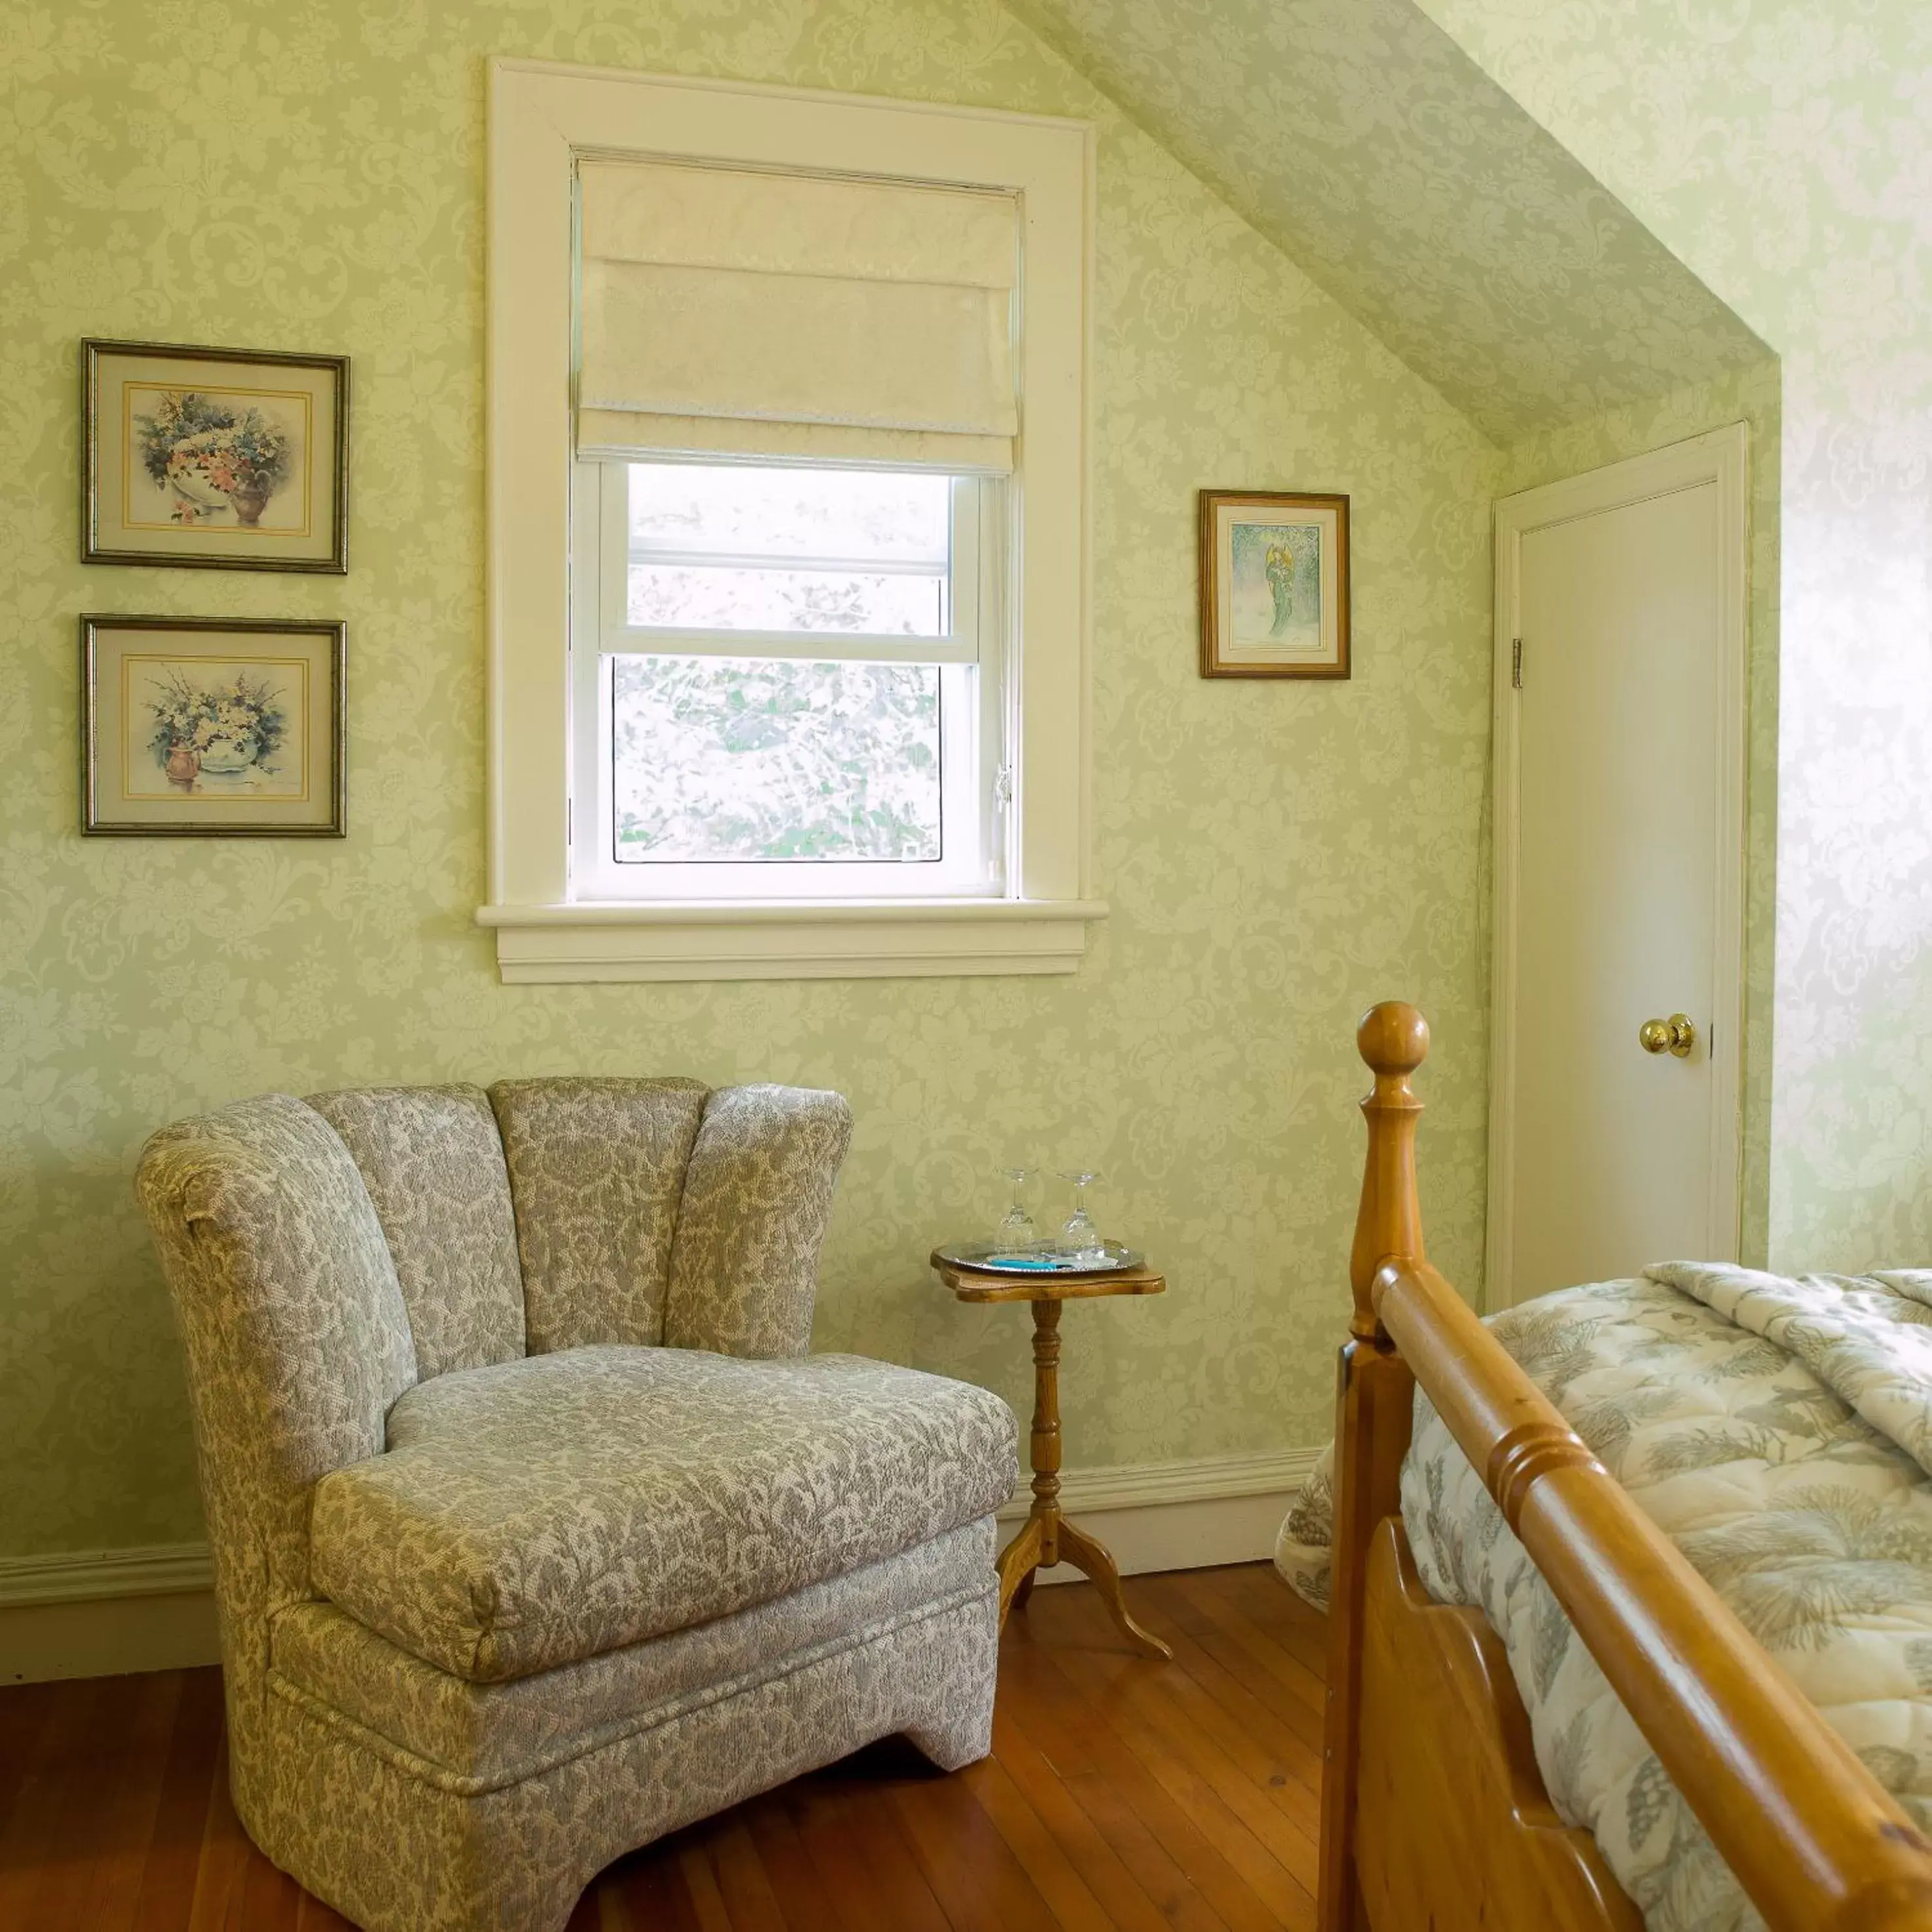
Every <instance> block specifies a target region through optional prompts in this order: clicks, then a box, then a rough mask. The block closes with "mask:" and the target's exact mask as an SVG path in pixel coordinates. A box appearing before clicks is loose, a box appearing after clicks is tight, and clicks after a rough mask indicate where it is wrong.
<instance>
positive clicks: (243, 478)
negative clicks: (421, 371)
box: [81, 342, 349, 576]
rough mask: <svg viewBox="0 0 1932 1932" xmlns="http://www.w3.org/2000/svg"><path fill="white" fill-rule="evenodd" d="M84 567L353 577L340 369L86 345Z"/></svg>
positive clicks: (319, 362) (307, 360)
mask: <svg viewBox="0 0 1932 1932" xmlns="http://www.w3.org/2000/svg"><path fill="white" fill-rule="evenodd" d="M81 392H82V393H81V416H82V458H81V560H82V561H83V562H86V563H145V564H165V565H173V564H182V565H195V566H201V567H205V568H216V569H228V570H302V571H327V572H329V573H330V574H334V575H337V576H340V575H341V574H342V573H343V572H344V571H346V570H347V568H348V563H349V554H348V534H349V362H348V359H347V357H346V356H281V355H272V354H269V353H266V352H262V353H257V352H256V351H254V350H239V349H197V348H190V347H179V346H175V345H170V344H163V343H142V342H83V344H81Z"/></svg>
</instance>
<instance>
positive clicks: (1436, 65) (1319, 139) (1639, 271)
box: [1008, 0, 1770, 445]
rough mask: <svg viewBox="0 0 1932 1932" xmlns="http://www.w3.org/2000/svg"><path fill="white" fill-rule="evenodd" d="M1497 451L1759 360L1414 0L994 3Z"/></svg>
mask: <svg viewBox="0 0 1932 1932" xmlns="http://www.w3.org/2000/svg"><path fill="white" fill-rule="evenodd" d="M1008 4H1009V5H1010V6H1011V7H1012V9H1013V11H1014V12H1015V13H1017V14H1018V15H1019V17H1020V18H1021V19H1022V20H1025V21H1026V22H1027V23H1028V24H1029V25H1030V26H1032V27H1033V28H1034V30H1035V31H1037V32H1038V33H1040V34H1041V35H1043V37H1045V38H1046V40H1048V41H1049V43H1052V45H1053V46H1055V47H1057V48H1058V49H1059V51H1060V52H1061V53H1063V54H1064V55H1066V56H1067V58H1068V59H1070V61H1072V62H1073V64H1074V65H1076V66H1077V67H1078V68H1080V69H1081V70H1082V71H1083V72H1084V73H1085V74H1087V76H1088V77H1089V79H1091V80H1092V81H1093V82H1094V84H1095V85H1096V86H1098V87H1100V89H1103V91H1104V92H1106V93H1107V94H1109V95H1111V96H1112V98H1114V100H1115V101H1117V102H1118V104H1119V105H1120V106H1121V107H1122V108H1123V109H1124V110H1125V111H1126V112H1127V113H1128V114H1129V115H1131V116H1132V117H1133V118H1134V119H1136V121H1139V122H1140V124H1142V126H1143V127H1146V128H1147V129H1148V131H1149V132H1150V133H1152V134H1154V136H1155V137H1156V138H1157V139H1159V140H1160V142H1162V143H1163V145H1165V146H1166V147H1167V148H1169V149H1170V150H1171V151H1172V152H1173V153H1174V154H1175V155H1176V156H1177V157H1178V158H1179V159H1180V160H1181V161H1182V162H1183V163H1185V164H1186V165H1187V166H1188V167H1190V168H1191V169H1193V171H1194V172H1195V173H1196V174H1197V175H1199V176H1200V177H1201V178H1202V179H1203V180H1205V181H1208V183H1209V184H1211V186H1213V187H1214V188H1215V189H1216V190H1217V192H1218V193H1220V194H1221V195H1222V196H1223V197H1224V198H1225V199H1226V200H1227V202H1229V205H1231V206H1232V207H1233V208H1235V209H1237V210H1238V211H1239V212H1240V213H1241V214H1243V215H1244V216H1245V217H1247V220H1250V222H1252V223H1253V225H1254V226H1256V228H1257V229H1259V230H1260V231H1261V232H1262V233H1263V234H1265V235H1266V236H1268V237H1269V238H1270V239H1271V240H1272V241H1274V242H1275V243H1276V244H1277V245H1278V246H1280V248H1283V249H1284V250H1285V251H1286V252H1287V253H1288V254H1290V255H1291V256H1292V257H1293V258H1294V259H1295V260H1296V261H1297V262H1298V263H1299V264H1300V265H1301V267H1302V268H1303V269H1305V270H1306V271H1307V272H1308V273H1309V274H1310V275H1313V277H1314V278H1316V280H1317V281H1319V282H1320V283H1321V284H1322V285H1323V286H1324V287H1325V288H1326V289H1327V290H1328V292H1329V293H1330V294H1331V295H1332V296H1334V297H1335V298H1336V299H1337V301H1339V302H1341V303H1342V304H1343V306H1344V307H1345V308H1348V309H1349V310H1350V311H1352V312H1353V313H1354V314H1355V315H1356V316H1357V317H1358V318H1359V319H1360V320H1361V321H1362V322H1363V323H1365V324H1366V325H1367V326H1368V327H1370V329H1373V331H1374V332H1376V334H1377V335H1379V336H1380V337H1381V338H1382V340H1383V341H1385V342H1386V343H1387V344H1388V346H1389V347H1390V348H1391V349H1392V350H1394V352H1395V353H1397V355H1398V356H1400V357H1401V358H1402V359H1403V361H1404V362H1406V363H1407V364H1408V365H1409V367H1410V368H1412V369H1414V370H1415V371H1417V372H1418V374H1421V375H1422V376H1423V377H1426V378H1427V380H1429V381H1430V382H1431V383H1433V384H1434V385H1435V386H1436V388H1437V389H1439V390H1440V391H1441V392H1442V394H1443V395H1445V397H1447V398H1448V399H1449V400H1450V401H1451V402H1452V403H1454V404H1456V406H1457V407H1458V408H1460V409H1461V410H1463V413H1465V414H1466V415H1467V416H1469V417H1470V418H1472V419H1473V420H1474V421H1475V422H1476V423H1477V424H1478V425H1480V426H1481V428H1483V430H1484V431H1485V432H1486V433H1487V434H1488V435H1489V436H1490V437H1492V438H1493V439H1494V440H1496V441H1497V442H1499V443H1503V444H1505V445H1507V444H1508V443H1514V442H1515V441H1517V440H1518V439H1520V437H1523V436H1525V435H1526V434H1531V433H1533V432H1534V431H1538V430H1541V429H1547V428H1554V427H1556V426H1558V425H1562V424H1565V423H1569V422H1578V421H1580V420H1582V419H1584V418H1586V417H1588V416H1595V415H1599V414H1601V413H1603V412H1604V411H1605V410H1609V409H1612V408H1614V407H1616V406H1617V405H1619V404H1623V403H1628V402H1634V401H1640V400H1643V399H1645V398H1650V397H1653V396H1657V395H1662V394H1663V393H1664V392H1666V391H1667V390H1669V389H1674V388H1676V387H1677V386H1679V385H1680V384H1682V383H1691V382H1698V381H1703V380H1706V379H1707V378H1709V377H1712V376H1713V375H1715V374H1718V372H1719V371H1721V370H1724V369H1725V368H1730V367H1734V366H1736V365H1738V364H1739V363H1744V362H1755V361H1757V360H1759V359H1761V358H1763V356H1766V355H1768V354H1769V353H1770V352H1769V350H1767V349H1766V347H1765V346H1764V345H1763V344H1762V343H1761V342H1760V341H1759V340H1758V339H1757V337H1756V336H1755V335H1753V334H1752V333H1751V331H1750V330H1749V329H1747V328H1746V327H1745V325H1744V324H1743V323H1742V322H1740V321H1739V320H1738V319H1737V317H1736V316H1734V315H1733V314H1732V313H1731V311H1730V310H1729V309H1728V308H1725V306H1724V305H1723V304H1722V303H1721V302H1719V301H1718V299H1717V298H1716V297H1715V296H1713V295H1712V293H1710V291H1709V290H1708V289H1706V287H1705V286H1704V285H1703V283H1702V282H1700V281H1698V280H1697V278H1696V277H1695V276H1694V275H1692V274H1691V272H1690V271H1689V270H1688V269H1686V268H1685V266H1683V264H1682V263H1680V262H1679V260H1677V259H1676V257H1675V256H1673V255H1672V254H1670V252H1669V251H1667V249H1666V248H1664V246H1663V245H1662V244H1661V242H1658V241H1657V240H1656V239H1655V238H1654V237H1653V236H1652V235H1651V234H1650V233H1649V230H1648V229H1646V228H1645V227H1644V226H1643V225H1642V223H1640V222H1639V221H1637V219H1636V218H1635V217H1634V216H1633V215H1632V214H1631V213H1630V211H1628V209H1627V208H1625V207H1624V206H1623V205H1622V202H1619V201H1618V200H1617V199H1616V198H1615V197H1614V196H1612V195H1611V194H1610V193H1607V191H1606V190H1604V188H1603V187H1601V186H1600V185H1599V184H1598V182H1597V181H1596V180H1595V178H1593V177H1592V175H1589V173H1588V172H1586V171H1585V169H1583V166H1581V164H1580V163H1578V162H1577V160H1574V159H1573V158H1572V157H1571V155H1570V154H1569V153H1568V151H1567V150H1566V149H1565V148H1562V146H1561V145H1559V144H1558V143H1557V142H1556V141H1555V140H1554V139H1552V138H1551V137H1550V136H1549V135H1548V134H1547V133H1544V130H1542V128H1541V127H1539V126H1538V124H1536V123H1535V121H1532V119H1531V118H1530V117H1529V115H1527V114H1526V113H1524V112H1523V110H1522V109H1521V108H1520V107H1517V104H1516V103H1515V102H1514V101H1512V100H1511V98H1510V97H1509V96H1508V95H1507V94H1505V93H1504V92H1502V89H1500V88H1499V87H1498V86H1496V83H1494V82H1493V81H1492V80H1490V79H1489V78H1488V77H1487V75H1485V74H1484V73H1483V72H1482V71H1481V69H1480V68H1477V67H1476V66H1475V65H1474V63H1473V62H1471V61H1470V60H1469V58H1468V57H1467V56H1466V55H1464V54H1463V52H1462V50H1461V49H1460V48H1459V47H1457V45H1456V44H1455V43H1454V41H1453V40H1451V39H1450V38H1449V37H1448V35H1447V34H1445V33H1443V32H1442V30H1441V29H1440V28H1438V27H1437V26H1435V25H1434V23H1433V22H1431V21H1430V20H1429V19H1428V18H1427V17H1426V16H1424V14H1423V13H1421V12H1420V11H1419V10H1418V9H1417V8H1416V7H1415V6H1414V5H1411V4H1410V0H1008Z"/></svg>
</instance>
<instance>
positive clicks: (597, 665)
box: [571, 462, 1004, 900]
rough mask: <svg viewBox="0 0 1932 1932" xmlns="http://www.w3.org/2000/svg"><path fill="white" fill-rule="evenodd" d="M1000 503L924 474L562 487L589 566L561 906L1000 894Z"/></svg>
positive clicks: (586, 481) (686, 477)
mask: <svg viewBox="0 0 1932 1932" xmlns="http://www.w3.org/2000/svg"><path fill="white" fill-rule="evenodd" d="M1003 496H1004V489H1003V486H1002V485H1001V484H999V483H998V482H996V481H992V480H990V479H984V478H977V477H955V476H948V475H944V474H934V473H929V472H902V471H893V470H877V469H832V468H828V467H825V466H786V467H780V466H763V465H754V464H751V463H665V462H631V463H618V462H608V463H599V464H595V465H588V464H586V465H580V466H579V477H578V484H577V496H576V502H575V508H574V529H575V532H576V533H577V538H578V541H580V543H583V542H585V541H588V539H589V537H590V536H591V535H592V534H593V533H594V538H595V563H594V567H593V568H589V569H586V570H585V571H582V572H580V586H581V588H580V595H579V598H578V610H579V613H580V622H579V625H578V643H577V649H576V651H575V652H574V706H575V730H574V760H573V772H572V777H573V784H572V801H573V802H572V821H571V822H572V830H573V838H572V847H571V883H572V885H573V886H574V887H576V886H582V887H583V888H585V889H586V891H587V893H588V895H589V896H590V897H592V898H597V899H609V900H622V899H625V898H632V897H635V898H639V899H652V898H658V899H664V898H668V899H686V898H696V899H703V898H716V897H722V898H734V897H751V896H756V895H760V894H769V895H772V897H774V898H787V897H790V898H814V897H817V898H823V897H832V896H839V897H847V898H865V897H873V896H879V897H886V896H892V895H928V896H938V895H947V896H951V895H974V894H980V893H990V892H994V891H996V890H997V889H998V886H999V883H1000V879H1001V871H1002V869H1003V868H1002V867H1001V863H1000V859H1001V836H1002V832H1003V829H1004V813H1003V811H1002V810H1001V801H1000V799H999V796H998V793H999V790H1000V784H999V773H1000V771H1001V766H1002V750H1003V742H1004V734H1003V724H1002V719H1001V712H1000V706H999V696H1000V691H1001V649H1000V645H1001V626H1000V624H999V622H998V610H999V596H998V590H999V586H998V571H997V567H996V560H997V559H998V556H999V554H1000V552H1001V548H1002V546H1001V542H1000V535H1001V508H1002V501H1001V499H1002V498H1003ZM586 616H587V617H588V619H589V621H588V622H584V621H583V618H584V617H586ZM586 633H587V634H586Z"/></svg>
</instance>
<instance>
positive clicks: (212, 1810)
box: [187, 1740, 267, 1932]
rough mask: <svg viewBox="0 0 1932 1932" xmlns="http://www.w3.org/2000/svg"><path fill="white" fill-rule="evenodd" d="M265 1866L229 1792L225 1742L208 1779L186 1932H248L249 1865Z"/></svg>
mask: <svg viewBox="0 0 1932 1932" xmlns="http://www.w3.org/2000/svg"><path fill="white" fill-rule="evenodd" d="M253 1862H260V1863H264V1864H266V1862H267V1861H266V1859H263V1857H262V1855H261V1853H260V1852H258V1851H257V1850H256V1849H255V1848H254V1846H253V1845H251V1843H249V1842H248V1835H247V1834H246V1833H245V1832H243V1830H242V1821H241V1820H240V1819H239V1818H238V1817H236V1815H235V1806H234V1804H233V1801H232V1800H231V1799H229V1796H228V1747H227V1744H226V1741H225V1740H224V1741H223V1743H222V1745H221V1746H220V1748H219V1750H218V1751H217V1752H216V1754H215V1759H214V1774H213V1775H212V1776H211V1778H210V1779H209V1780H208V1809H207V1811H206V1813H205V1815H204V1817H203V1818H202V1828H201V1855H200V1858H199V1860H198V1861H197V1862H196V1866H195V1873H194V1895H193V1899H192V1900H191V1901H190V1904H189V1907H188V1915H187V1928H188V1932H245V1921H244V1920H243V1919H242V1917H241V1915H240V1903H241V1899H242V1891H243V1889H244V1888H245V1886H246V1885H247V1883H248V1867H249V1865H250V1864H251V1863H253Z"/></svg>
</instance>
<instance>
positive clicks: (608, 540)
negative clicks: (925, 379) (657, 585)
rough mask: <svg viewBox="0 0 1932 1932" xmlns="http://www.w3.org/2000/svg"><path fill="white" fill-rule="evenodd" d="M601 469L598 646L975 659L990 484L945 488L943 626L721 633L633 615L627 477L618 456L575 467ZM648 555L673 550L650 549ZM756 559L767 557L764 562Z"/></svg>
mask: <svg viewBox="0 0 1932 1932" xmlns="http://www.w3.org/2000/svg"><path fill="white" fill-rule="evenodd" d="M578 468H579V469H586V468H587V469H594V470H595V472H597V475H598V509H597V518H598V539H597V553H598V586H597V597H598V624H597V631H598V649H600V650H604V651H614V652H621V653H623V654H625V655H629V654H631V653H639V654H646V653H649V652H664V653H667V654H668V655H672V656H674V657H721V658H808V659H809V660H811V661H812V662H814V663H830V662H834V661H839V660H842V659H862V660H865V661H870V662H874V663H877V662H880V661H889V662H892V663H895V664H978V663H980V661H981V630H982V625H981V622H980V613H981V608H982V606H983V603H984V601H985V586H984V585H983V577H984V576H985V574H986V551H987V546H986V544H985V543H984V541H983V527H984V526H985V525H986V523H988V522H989V520H990V513H989V505H988V499H989V496H990V495H991V493H992V487H994V486H991V485H988V484H983V483H980V481H977V479H974V478H956V480H955V481H954V483H953V541H952V568H951V572H950V595H949V597H948V607H947V634H945V635H943V636H940V637H904V636H901V635H899V634H896V633H885V634H868V633H867V632H865V631H750V630H747V631H726V630H709V629H704V630H698V629H686V628H681V627H677V626H673V625H645V624H633V623H632V622H631V621H630V565H631V523H630V498H629V486H628V478H627V477H626V475H625V468H626V466H625V464H624V463H621V462H604V463H595V464H581V463H580V464H579V465H578ZM649 554H650V556H651V558H652V560H653V561H657V560H661V559H663V558H667V557H668V556H670V555H671V554H673V553H670V552H664V553H658V552H655V551H652V552H651V553H649ZM684 554H688V556H690V558H691V560H692V561H693V562H697V563H699V564H701V565H717V564H719V563H721V562H730V561H731V560H732V559H730V557H728V556H725V555H724V553H719V554H718V555H717V556H712V555H710V554H709V553H704V554H700V553H698V552H697V551H691V552H688V553H684ZM758 561H759V562H760V563H761V564H763V563H764V562H765V559H758ZM842 561H847V559H838V558H831V559H821V558H817V557H809V556H799V557H792V556H785V557H782V558H781V557H773V558H772V559H769V566H768V567H769V568H773V569H784V568H791V569H794V570H811V569H820V568H826V567H827V565H828V564H829V565H830V566H831V567H833V568H836V567H837V566H838V565H839V563H840V562H842ZM853 568H854V572H855V574H859V572H860V571H862V573H863V574H865V575H868V576H878V577H889V576H900V575H910V574H921V575H923V574H927V573H926V572H925V571H917V570H916V567H915V566H913V565H906V564H901V563H897V562H895V563H893V564H892V565H891V566H890V567H889V568H881V567H880V566H879V565H877V564H875V563H874V562H872V561H871V560H870V559H867V560H865V561H864V562H863V563H862V564H859V563H857V562H854V565H853Z"/></svg>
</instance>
